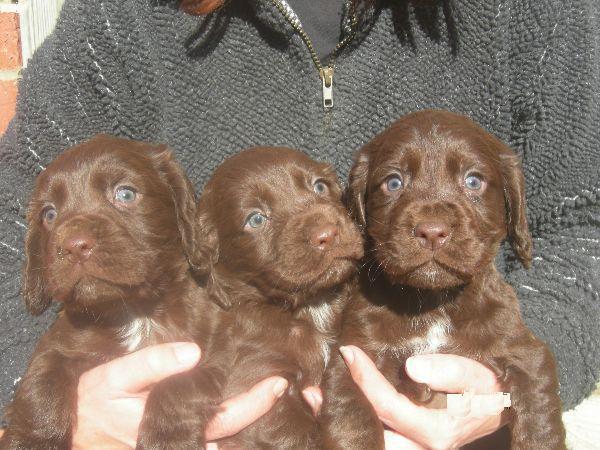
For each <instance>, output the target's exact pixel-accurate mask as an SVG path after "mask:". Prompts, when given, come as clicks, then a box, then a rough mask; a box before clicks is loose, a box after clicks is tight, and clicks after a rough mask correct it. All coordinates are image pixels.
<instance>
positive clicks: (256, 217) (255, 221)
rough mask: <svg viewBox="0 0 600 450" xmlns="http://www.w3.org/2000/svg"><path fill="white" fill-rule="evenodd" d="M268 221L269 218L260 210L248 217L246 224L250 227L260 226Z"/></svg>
mask: <svg viewBox="0 0 600 450" xmlns="http://www.w3.org/2000/svg"><path fill="white" fill-rule="evenodd" d="M266 222H267V218H266V217H265V216H264V215H262V214H261V213H259V212H253V213H252V214H250V215H249V216H248V217H247V218H246V225H248V226H249V227H250V228H260V227H262V226H263V225H264V224H265V223H266Z"/></svg>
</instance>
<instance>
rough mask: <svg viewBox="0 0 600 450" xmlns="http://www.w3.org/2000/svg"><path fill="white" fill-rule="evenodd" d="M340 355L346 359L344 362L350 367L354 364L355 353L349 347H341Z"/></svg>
mask: <svg viewBox="0 0 600 450" xmlns="http://www.w3.org/2000/svg"><path fill="white" fill-rule="evenodd" d="M340 353H341V354H342V356H343V357H344V361H346V364H347V365H348V366H350V365H352V363H353V362H354V352H353V351H352V349H351V348H349V347H340Z"/></svg>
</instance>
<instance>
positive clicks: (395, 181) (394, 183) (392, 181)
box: [385, 175, 403, 192]
mask: <svg viewBox="0 0 600 450" xmlns="http://www.w3.org/2000/svg"><path fill="white" fill-rule="evenodd" d="M385 186H386V188H387V190H388V191H389V192H394V191H398V190H400V189H402V187H403V183H402V178H400V175H392V176H391V177H389V178H388V179H387V180H386V182H385Z"/></svg>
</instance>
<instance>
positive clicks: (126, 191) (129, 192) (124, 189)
mask: <svg viewBox="0 0 600 450" xmlns="http://www.w3.org/2000/svg"><path fill="white" fill-rule="evenodd" d="M136 197H137V195H136V193H135V191H134V190H133V188H130V187H128V186H121V187H119V188H118V189H117V191H116V192H115V200H116V201H118V202H121V203H132V202H134V201H135V199H136Z"/></svg>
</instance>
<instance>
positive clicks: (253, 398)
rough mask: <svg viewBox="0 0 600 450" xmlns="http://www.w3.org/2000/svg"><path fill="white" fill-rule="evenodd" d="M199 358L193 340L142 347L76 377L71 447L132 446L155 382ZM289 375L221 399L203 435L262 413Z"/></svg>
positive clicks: (218, 433) (225, 431)
mask: <svg viewBox="0 0 600 450" xmlns="http://www.w3.org/2000/svg"><path fill="white" fill-rule="evenodd" d="M199 360H200V349H199V348H198V346H197V345H196V344H192V343H169V344H161V345H156V346H151V347H146V348H144V349H142V350H139V351H137V352H134V353H131V354H129V355H126V356H123V357H121V358H117V359H115V360H113V361H110V362H108V363H106V364H103V365H101V366H98V367H95V368H94V369H92V370H90V371H88V372H86V373H84V374H83V375H82V376H81V377H80V379H79V385H78V390H77V393H78V403H77V426H76V427H75V429H74V430H73V449H74V450H78V449H85V448H97V449H102V448H110V449H130V448H135V445H136V441H137V434H138V427H139V424H140V421H141V419H142V415H143V412H144V406H145V403H146V399H147V397H148V394H149V392H150V389H151V388H152V386H153V385H154V384H156V383H157V382H159V381H161V380H162V379H164V378H167V377H169V376H171V375H175V374H177V373H180V372H184V371H186V370H190V369H191V368H193V367H194V366H196V364H198V361H199ZM286 388H287V380H285V379H284V378H281V377H271V378H267V379H265V380H263V381H261V382H259V383H257V384H256V385H255V386H254V387H253V388H251V389H250V390H249V391H247V392H245V393H243V394H240V395H238V396H236V397H234V398H231V399H229V400H227V401H225V402H224V403H223V404H222V407H223V408H222V410H221V411H220V412H219V414H217V416H216V417H215V418H214V419H213V421H211V423H210V424H209V426H208V427H207V430H206V438H207V439H209V440H210V439H219V438H222V437H225V436H230V435H233V434H235V433H237V432H238V431H240V430H241V429H243V428H244V427H246V426H247V425H248V424H250V423H252V422H254V421H255V420H256V419H258V418H259V417H260V416H262V415H263V414H265V413H266V412H267V411H268V410H269V409H270V408H271V407H272V406H273V404H274V403H275V402H276V401H277V399H278V398H279V397H281V395H282V394H283V393H284V392H285V389H286ZM213 448H215V447H213Z"/></svg>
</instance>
